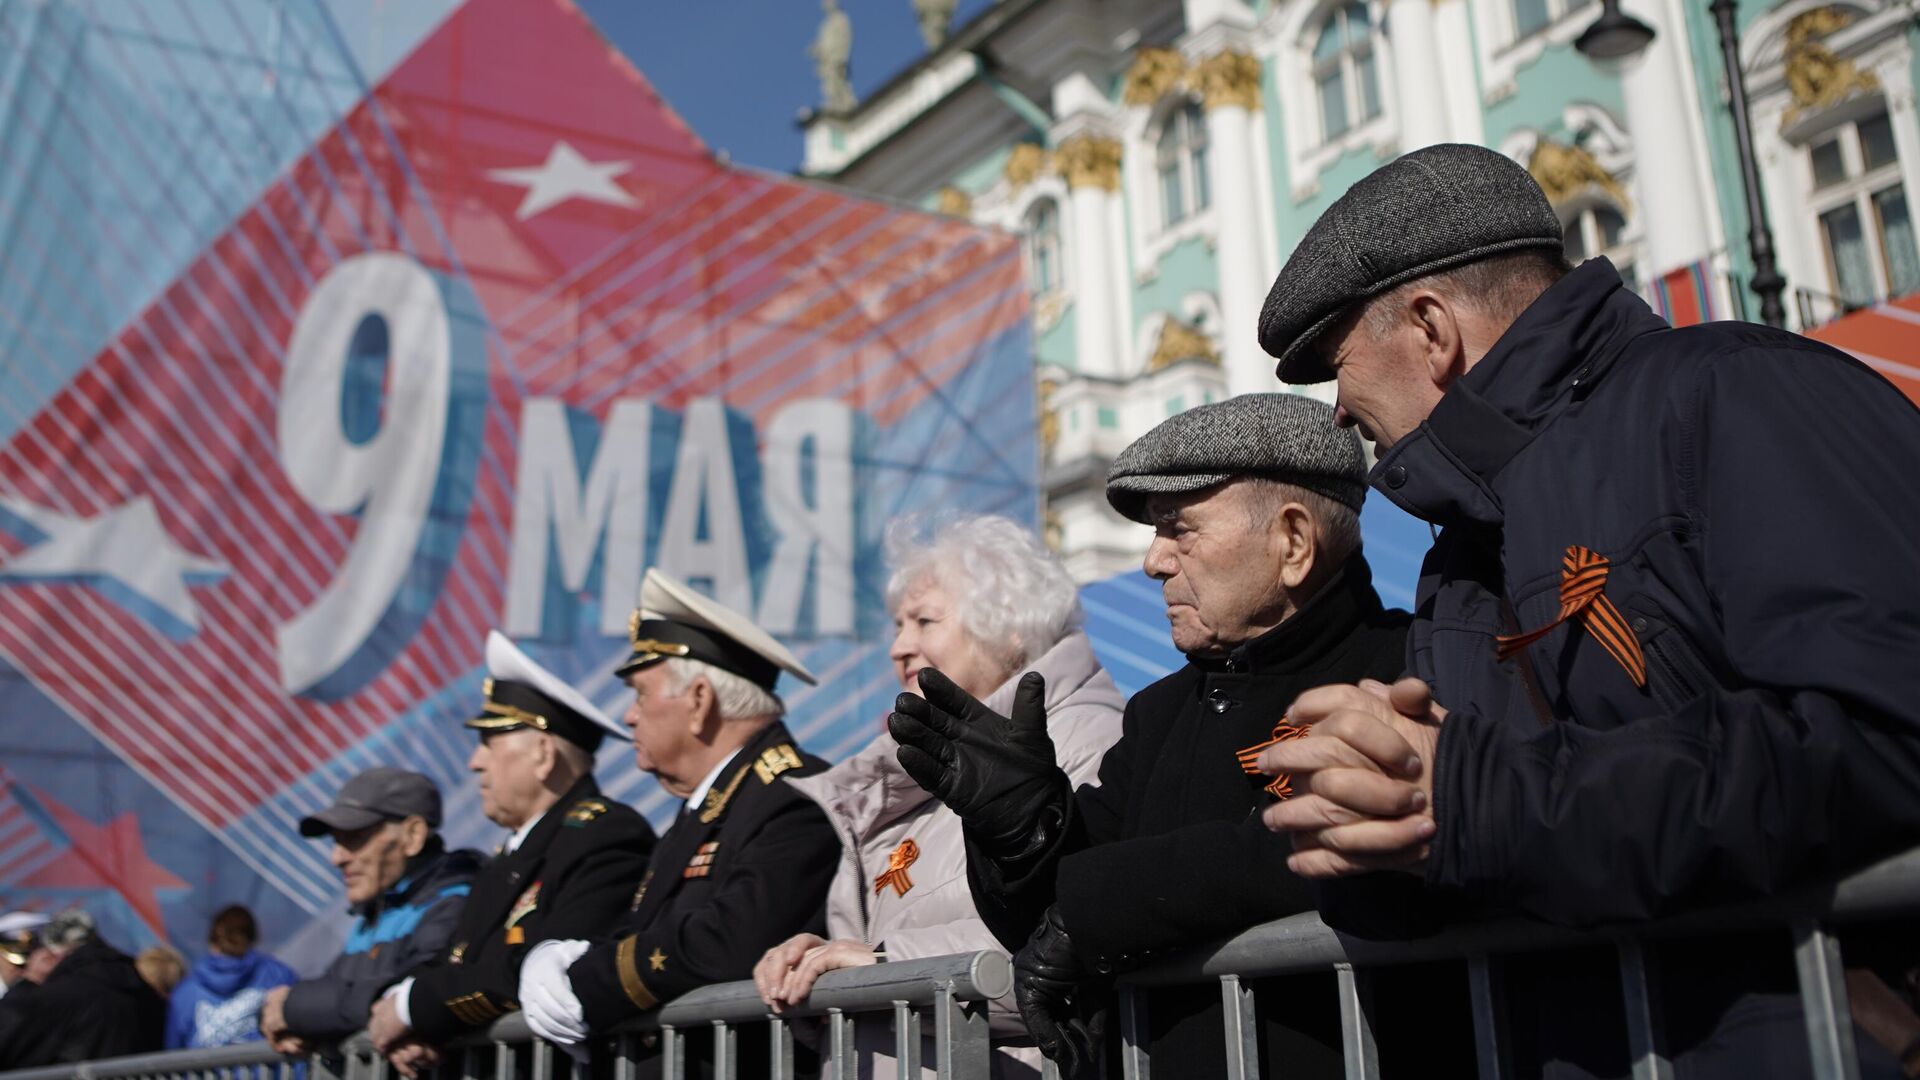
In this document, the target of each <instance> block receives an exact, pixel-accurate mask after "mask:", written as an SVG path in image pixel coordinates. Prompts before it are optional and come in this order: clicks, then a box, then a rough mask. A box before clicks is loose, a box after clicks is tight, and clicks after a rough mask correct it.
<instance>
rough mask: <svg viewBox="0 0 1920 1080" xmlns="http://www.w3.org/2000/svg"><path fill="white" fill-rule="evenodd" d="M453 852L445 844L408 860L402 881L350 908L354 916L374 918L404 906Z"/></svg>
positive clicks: (401, 876)
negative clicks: (399, 905) (400, 905)
mask: <svg viewBox="0 0 1920 1080" xmlns="http://www.w3.org/2000/svg"><path fill="white" fill-rule="evenodd" d="M451 854H452V852H450V851H448V850H447V848H446V845H445V844H444V843H442V844H439V845H436V846H434V847H430V848H428V849H427V850H425V851H422V852H421V853H420V854H418V855H415V856H414V857H413V858H411V859H408V860H407V865H406V868H405V869H404V870H403V871H402V872H401V874H400V880H399V881H396V882H394V883H393V884H392V885H389V886H387V888H386V891H385V892H382V893H381V894H380V895H378V896H376V897H374V898H373V899H371V900H367V901H363V902H361V903H358V904H352V905H350V906H348V908H347V911H348V913H349V914H352V915H361V916H372V915H376V914H378V913H379V912H382V911H385V910H386V909H387V908H390V907H393V906H394V905H396V904H404V903H406V902H407V898H408V897H410V896H412V895H413V894H414V893H415V892H416V891H418V890H419V888H420V886H421V885H423V884H425V883H426V882H427V881H428V880H430V879H432V878H433V876H434V875H435V874H436V873H437V872H439V869H440V867H441V865H442V864H443V863H445V862H446V861H447V858H448V856H450V855H451Z"/></svg>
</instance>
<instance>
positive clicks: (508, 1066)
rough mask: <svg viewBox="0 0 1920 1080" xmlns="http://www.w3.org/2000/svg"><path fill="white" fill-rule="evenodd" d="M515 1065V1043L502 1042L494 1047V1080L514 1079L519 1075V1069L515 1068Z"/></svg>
mask: <svg viewBox="0 0 1920 1080" xmlns="http://www.w3.org/2000/svg"><path fill="white" fill-rule="evenodd" d="M513 1066H514V1060H513V1044H511V1043H507V1042H502V1043H501V1044H500V1045H498V1046H496V1047H494V1049H493V1078H494V1080H513V1078H514V1077H515V1076H517V1075H519V1070H517V1069H515V1068H514V1067H513Z"/></svg>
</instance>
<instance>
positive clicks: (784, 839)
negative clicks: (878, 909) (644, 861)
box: [567, 722, 840, 1041]
mask: <svg viewBox="0 0 1920 1080" xmlns="http://www.w3.org/2000/svg"><path fill="white" fill-rule="evenodd" d="M826 767H827V763H826V762H825V761H823V760H821V759H820V758H817V757H814V756H813V755H811V754H807V753H804V752H802V751H800V750H799V749H797V748H796V747H795V746H794V744H793V737H792V736H791V735H789V734H788V733H787V728H786V725H784V724H781V723H778V722H775V723H772V724H768V725H767V726H766V728H765V729H764V730H762V731H761V732H760V734H759V735H757V736H756V737H755V738H754V739H753V741H751V742H749V743H748V744H747V745H746V746H745V747H743V748H742V749H741V750H740V753H739V754H738V755H736V756H735V757H734V758H733V760H732V761H731V762H729V763H728V765H727V767H726V768H725V769H724V770H723V771H722V772H721V774H720V777H719V779H718V780H716V781H715V782H714V785H713V789H712V790H711V791H710V792H709V793H708V794H707V797H706V799H705V800H704V801H703V803H702V805H701V806H700V807H699V808H698V809H692V808H690V809H688V810H687V811H686V812H685V813H684V814H683V815H682V817H681V818H680V820H679V821H678V822H677V823H676V824H675V825H674V826H673V827H672V828H671V829H668V830H667V834H666V836H664V837H662V838H661V841H660V846H659V847H658V848H657V849H655V851H654V854H653V860H652V861H651V862H650V863H649V864H648V866H647V872H646V878H645V880H644V881H643V882H642V883H641V885H640V891H639V892H638V893H630V894H629V895H630V896H631V897H632V903H633V910H632V911H631V912H630V913H628V914H627V915H625V916H624V917H623V918H621V919H620V920H619V922H618V925H616V926H615V927H614V928H613V933H612V935H611V936H608V935H606V934H605V933H604V932H603V933H602V934H601V935H600V940H597V941H595V942H594V944H593V947H592V948H590V949H588V950H587V952H586V954H585V955H583V956H582V957H580V959H579V960H577V961H575V962H574V964H573V966H572V967H571V968H569V969H568V971H567V976H568V978H569V979H570V980H571V982H572V983H573V992H574V993H575V994H576V995H577V996H578V997H579V999H580V1005H581V1008H582V1010H583V1011H584V1012H585V1014H586V1019H587V1024H588V1026H589V1027H590V1028H591V1029H592V1030H593V1031H595V1032H605V1031H607V1030H608V1029H609V1028H611V1027H613V1026H614V1025H616V1024H618V1023H620V1022H621V1021H623V1020H627V1019H629V1018H631V1017H635V1016H638V1015H640V1014H641V1013H642V1012H643V1011H645V1010H647V1009H651V1008H653V1007H654V1006H656V1005H658V1004H661V1003H663V1002H667V1001H671V1000H673V999H674V998H676V997H679V996H680V995H681V994H684V993H686V992H687V991H689V990H692V989H694V988H695V987H699V986H706V985H707V984H709V983H719V982H732V981H736V980H739V979H746V978H751V977H752V975H753V965H754V964H756V963H758V962H759V960H760V957H761V956H762V955H764V954H765V953H766V951H767V950H768V949H770V948H772V947H773V946H775V945H777V944H779V943H780V942H782V941H785V940H786V939H788V938H790V937H792V936H793V935H794V934H797V933H800V932H801V931H804V930H817V929H819V928H820V927H821V925H822V924H823V922H824V918H823V910H824V907H825V903H826V896H827V885H828V883H829V882H830V881H831V880H832V879H833V873H834V870H835V869H836V868H837V867H838V866H839V864H840V841H839V839H838V838H837V837H835V835H834V832H833V826H832V825H831V824H829V823H828V821H827V816H826V814H825V813H823V812H822V811H821V809H820V807H819V805H818V804H816V803H815V802H814V801H813V800H811V799H809V798H807V797H805V796H804V795H801V794H800V793H799V792H797V791H794V790H793V789H792V788H789V787H788V786H787V785H786V784H785V783H784V782H783V781H782V778H783V777H791V776H806V775H810V774H812V773H815V772H818V771H820V770H821V769H824V768H826ZM696 1041H698V1040H696Z"/></svg>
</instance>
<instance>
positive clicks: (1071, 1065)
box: [1013, 907, 1106, 1080]
mask: <svg viewBox="0 0 1920 1080" xmlns="http://www.w3.org/2000/svg"><path fill="white" fill-rule="evenodd" d="M1105 999H1106V986H1105V980H1104V979H1100V978H1098V977H1097V976H1095V975H1094V973H1093V972H1092V971H1091V970H1089V969H1088V968H1087V966H1086V965H1085V964H1083V963H1081V961H1080V957H1079V956H1077V955H1076V954H1075V953H1074V951H1073V943H1072V942H1071V941H1070V940H1069V939H1068V938H1067V928H1066V926H1064V925H1063V924H1062V923H1061V921H1060V909H1059V908H1057V907H1050V908H1048V909H1047V913H1046V914H1045V915H1044V916H1042V917H1041V919H1040V925H1039V926H1036V927H1034V928H1033V936H1032V937H1029V938H1028V939H1027V943H1026V945H1024V946H1022V947H1021V949H1020V951H1019V952H1017V953H1015V954H1014V955H1013V1001H1014V1004H1015V1005H1017V1006H1019V1008H1020V1019H1021V1020H1022V1021H1024V1022H1025V1023H1026V1025H1027V1033H1028V1034H1030V1035H1032V1036H1033V1041H1034V1044H1035V1045H1036V1046H1038V1047H1040V1052H1041V1053H1042V1054H1045V1055H1046V1056H1047V1058H1048V1059H1049V1060H1051V1061H1052V1062H1053V1063H1054V1064H1056V1065H1058V1066H1060V1075H1061V1077H1063V1078H1064V1080H1074V1078H1075V1077H1080V1076H1085V1077H1093V1076H1097V1075H1099V1073H1098V1066H1099V1055H1100V1049H1101V1044H1102V1043H1103V1042H1104V1041H1105V1037H1106V1032H1105V1028H1106V1009H1105Z"/></svg>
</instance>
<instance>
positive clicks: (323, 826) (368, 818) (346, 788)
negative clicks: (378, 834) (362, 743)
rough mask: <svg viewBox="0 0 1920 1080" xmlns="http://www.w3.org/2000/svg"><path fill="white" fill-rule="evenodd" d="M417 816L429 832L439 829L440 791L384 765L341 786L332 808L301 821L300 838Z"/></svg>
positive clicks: (423, 779)
mask: <svg viewBox="0 0 1920 1080" xmlns="http://www.w3.org/2000/svg"><path fill="white" fill-rule="evenodd" d="M410 817H417V818H419V819H420V820H421V821H422V822H424V823H425V824H426V826H427V828H428V829H438V828H439V827H440V789H439V788H437V787H434V786H433V781H431V780H429V779H427V778H426V777H424V776H422V775H420V774H419V773H417V772H409V771H407V770H406V769H395V768H390V767H388V766H385V765H381V766H377V767H375V768H371V769H368V770H367V771H366V772H363V773H361V774H359V775H358V776H355V777H354V778H353V779H351V780H348V781H347V782H346V783H345V784H343V785H341V787H340V793H339V794H338V795H335V796H334V797H333V805H331V806H329V807H327V808H326V809H325V810H321V811H319V812H318V813H314V814H310V815H308V816H307V817H304V818H301V819H300V835H301V836H305V837H309V838H311V837H316V836H325V835H326V834H328V833H343V832H345V833H350V832H358V831H359V830H361V829H365V828H367V827H369V826H372V825H378V824H379V823H381V822H382V821H400V820H403V819H405V818H410Z"/></svg>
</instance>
